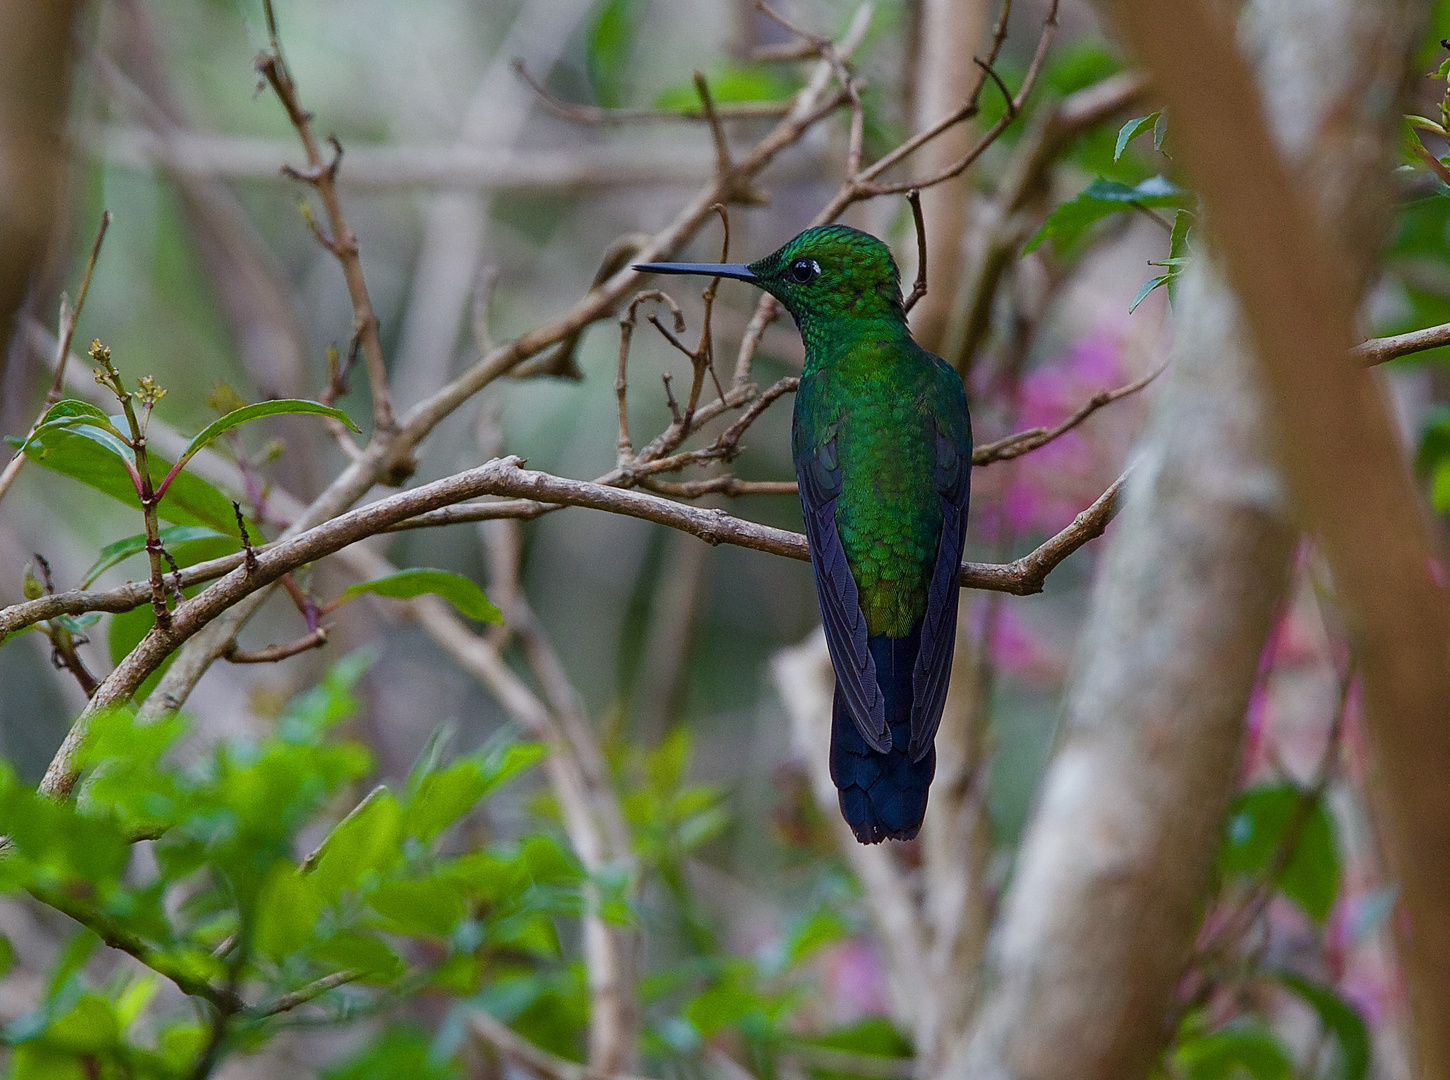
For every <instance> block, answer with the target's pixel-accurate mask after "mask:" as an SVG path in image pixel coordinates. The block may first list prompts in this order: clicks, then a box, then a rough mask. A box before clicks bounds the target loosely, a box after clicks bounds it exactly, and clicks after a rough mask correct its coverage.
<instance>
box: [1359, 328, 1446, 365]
mask: <svg viewBox="0 0 1450 1080" xmlns="http://www.w3.org/2000/svg"><path fill="white" fill-rule="evenodd" d="M1442 345H1450V323H1441V324H1440V325H1439V326H1427V327H1426V328H1425V329H1423V330H1411V331H1410V332H1409V333H1405V334H1393V335H1391V336H1390V337H1380V338H1370V339H1369V340H1368V341H1362V342H1360V343H1359V344H1358V345H1356V346H1355V347H1354V348H1352V349H1350V350H1349V355H1350V356H1352V357H1354V358H1355V359H1356V360H1359V361H1361V362H1363V363H1364V364H1366V365H1369V366H1373V365H1375V364H1384V363H1388V362H1389V361H1391V360H1398V359H1399V358H1400V357H1402V356H1409V355H1411V354H1412V353H1417V352H1424V351H1425V350H1426V349H1438V348H1439V347H1440V346H1442Z"/></svg>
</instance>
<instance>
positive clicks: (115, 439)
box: [25, 416, 136, 469]
mask: <svg viewBox="0 0 1450 1080" xmlns="http://www.w3.org/2000/svg"><path fill="white" fill-rule="evenodd" d="M62 431H65V432H69V433H70V434H72V435H78V436H80V437H81V438H83V439H89V440H91V442H93V443H95V444H96V445H97V446H99V447H101V448H102V449H103V450H105V451H106V452H107V453H109V454H113V455H115V456H116V457H118V458H120V459H121V461H122V462H124V463H125V464H126V465H128V466H130V467H131V468H132V469H134V468H136V452H135V451H134V450H132V449H131V444H130V443H129V442H127V441H126V440H125V439H124V438H123V437H122V436H121V434H120V432H118V431H117V430H116V429H115V428H114V427H113V426H111V425H110V424H109V422H108V423H107V424H106V425H105V426H104V427H103V426H101V425H99V424H96V423H93V422H91V421H90V420H88V419H87V418H84V417H69V416H68V417H64V418H62V419H60V420H52V421H50V422H49V423H46V424H41V425H40V427H38V428H36V430H35V434H34V435H32V436H31V437H30V439H29V441H28V442H26V444H25V446H26V448H27V449H28V448H29V447H31V446H32V445H34V444H36V443H43V442H44V441H45V438H46V436H47V435H50V436H54V435H56V434H58V433H59V432H62Z"/></svg>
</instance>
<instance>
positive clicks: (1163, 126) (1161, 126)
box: [1153, 109, 1168, 150]
mask: <svg viewBox="0 0 1450 1080" xmlns="http://www.w3.org/2000/svg"><path fill="white" fill-rule="evenodd" d="M1166 138H1168V110H1167V109H1159V110H1158V120H1157V121H1156V122H1155V123H1154V124H1153V149H1154V150H1162V149H1163V140H1164V139H1166Z"/></svg>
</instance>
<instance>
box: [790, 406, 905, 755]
mask: <svg viewBox="0 0 1450 1080" xmlns="http://www.w3.org/2000/svg"><path fill="white" fill-rule="evenodd" d="M804 441H805V440H803V439H801V438H800V435H799V432H797V433H796V437H795V438H794V439H793V442H794V446H793V450H794V454H793V456H794V458H795V468H796V479H797V480H798V481H799V483H800V497H801V511H802V514H803V515H804V517H805V523H806V540H807V541H808V542H809V544H810V551H811V569H812V570H814V571H815V577H816V597H817V599H818V600H819V601H820V606H821V624H822V626H823V627H824V628H825V631H826V647H827V649H828V650H829V652H830V654H831V665H832V666H833V667H834V668H835V669H836V685H837V686H838V687H840V690H841V695H842V696H843V697H844V698H845V700H846V707H847V709H848V710H849V712H850V714H851V719H852V720H854V721H855V722H856V729H857V730H858V731H860V732H861V737H862V738H863V739H865V740H866V744H867V745H868V746H870V747H871V749H873V750H875V751H876V752H877V753H879V754H884V753H887V752H888V751H889V750H890V749H891V729H890V728H889V727H888V726H887V723H886V698H885V695H883V694H882V693H881V687H880V686H879V685H878V683H877V681H876V662H875V661H874V660H873V659H872V658H871V650H870V648H869V647H868V645H867V644H866V636H867V635H866V615H865V613H864V612H863V611H862V610H861V598H860V594H859V593H858V592H857V590H856V579H855V578H854V577H852V576H851V567H850V566H849V565H848V564H847V562H846V551H845V548H843V547H842V546H841V537H840V534H839V533H838V532H837V531H836V499H837V497H838V496H839V495H840V494H841V471H840V467H839V463H838V462H837V459H836V441H835V439H834V438H831V439H828V440H826V441H825V442H823V443H820V444H818V445H815V446H810V445H803V443H804Z"/></svg>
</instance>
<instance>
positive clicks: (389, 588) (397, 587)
mask: <svg viewBox="0 0 1450 1080" xmlns="http://www.w3.org/2000/svg"><path fill="white" fill-rule="evenodd" d="M364 593H376V594H377V595H378V596H390V597H393V598H395V599H400V600H410V599H412V598H413V597H415V596H423V595H424V594H427V593H431V594H432V595H434V596H441V597H442V598H443V599H444V600H447V601H448V602H449V603H450V604H452V605H453V606H454V607H455V608H457V609H458V610H459V611H460V612H461V613H462V614H464V615H467V616H468V617H469V618H470V619H477V620H478V621H479V622H488V623H502V622H503V612H501V611H499V609H498V608H496V607H494V605H493V604H492V603H491V602H490V601H489V599H488V597H487V596H485V595H484V592H483V590H482V589H480V588H479V587H478V586H477V585H476V584H475V583H474V582H472V581H470V580H469V579H468V578H466V577H464V576H463V575H462V574H454V573H451V572H449V571H447V570H430V569H424V568H420V567H415V568H412V569H408V570H399V571H398V572H397V573H396V574H389V575H388V576H387V577H381V578H376V579H374V580H373V581H363V582H359V583H358V584H356V585H349V586H348V587H347V588H346V589H344V590H343V593H342V595H341V596H339V597H338V603H339V604H346V603H347V602H348V601H350V600H356V599H357V598H358V597H359V596H362V595H363V594H364Z"/></svg>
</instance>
